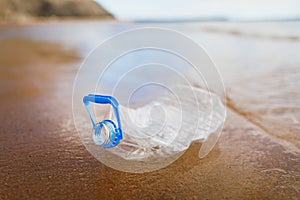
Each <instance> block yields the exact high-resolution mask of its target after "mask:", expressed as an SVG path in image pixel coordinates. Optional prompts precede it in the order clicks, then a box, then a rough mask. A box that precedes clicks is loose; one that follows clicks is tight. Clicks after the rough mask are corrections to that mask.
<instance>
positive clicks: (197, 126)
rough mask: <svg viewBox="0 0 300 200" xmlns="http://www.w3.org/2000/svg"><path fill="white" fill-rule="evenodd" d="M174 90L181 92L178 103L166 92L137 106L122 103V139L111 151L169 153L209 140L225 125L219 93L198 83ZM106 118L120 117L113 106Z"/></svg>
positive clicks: (141, 155) (142, 155) (137, 156)
mask: <svg viewBox="0 0 300 200" xmlns="http://www.w3.org/2000/svg"><path fill="white" fill-rule="evenodd" d="M173 90H177V93H178V92H180V97H179V98H177V100H178V101H177V103H174V97H173V96H172V95H170V94H169V93H166V94H164V95H162V96H159V98H157V99H155V100H153V101H151V102H150V103H148V104H146V105H142V106H140V107H137V108H129V107H125V106H122V105H120V106H119V113H120V117H121V122H122V127H123V128H122V129H123V140H121V141H120V143H119V144H118V145H117V146H116V147H114V148H110V149H108V151H110V152H111V153H113V154H115V155H117V156H120V157H122V158H123V159H126V160H146V159H149V158H155V157H169V156H172V155H175V154H177V153H180V152H183V151H185V150H187V149H188V148H189V146H190V145H191V143H193V142H195V141H202V142H203V141H205V140H207V139H208V137H209V136H210V134H212V133H215V132H217V131H218V129H219V128H220V127H221V126H222V125H223V123H224V120H225V116H226V114H225V106H224V105H223V103H222V101H221V100H220V99H219V97H218V96H217V95H215V94H214V93H211V92H207V91H205V90H202V89H200V88H195V87H190V88H187V87H185V86H177V87H175V88H173ZM191 92H192V94H193V96H192V98H191V95H190V93H191ZM105 118H107V119H112V120H113V121H117V120H116V119H115V115H114V110H113V109H111V110H110V111H109V112H108V113H107V114H106V116H105ZM211 145H214V143H212V144H211ZM207 148H208V149H212V148H213V146H210V147H207Z"/></svg>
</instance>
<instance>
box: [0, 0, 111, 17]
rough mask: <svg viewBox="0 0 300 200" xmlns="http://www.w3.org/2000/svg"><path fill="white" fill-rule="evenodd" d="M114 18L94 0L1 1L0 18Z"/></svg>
mask: <svg viewBox="0 0 300 200" xmlns="http://www.w3.org/2000/svg"><path fill="white" fill-rule="evenodd" d="M23 16H24V17H50V16H57V17H112V15H111V14H110V13H108V12H107V11H106V10H105V9H104V8H102V7H101V6H100V5H99V4H98V3H96V2H95V1H93V0H0V18H2V19H5V18H18V17H23Z"/></svg>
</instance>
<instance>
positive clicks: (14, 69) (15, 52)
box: [0, 20, 300, 199]
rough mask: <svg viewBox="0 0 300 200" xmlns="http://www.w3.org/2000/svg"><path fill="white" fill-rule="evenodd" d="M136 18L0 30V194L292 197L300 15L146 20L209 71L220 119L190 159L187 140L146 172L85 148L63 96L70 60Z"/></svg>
mask: <svg viewBox="0 0 300 200" xmlns="http://www.w3.org/2000/svg"><path fill="white" fill-rule="evenodd" d="M143 26H147V24H135V23H125V22H124V23H122V22H114V21H97V20H86V21H75V20H74V21H65V22H51V23H32V24H28V25H22V26H19V25H17V26H15V25H14V26H2V27H0V45H1V49H0V110H1V114H0V121H1V126H0V151H1V153H0V169H1V170H0V199H299V198H300V149H299V148H300V129H299V127H300V107H299V105H300V92H299V86H300V82H299V81H300V67H299V66H300V58H299V55H298V54H299V52H300V39H299V33H300V23H299V22H290V23H289V22H277V23H267V22H265V23H226V22H224V23H188V24H180V23H175V24H151V26H160V27H167V28H172V29H175V30H178V31H181V32H183V33H185V34H187V35H189V36H190V37H191V38H193V39H194V40H195V41H196V42H199V43H201V44H202V45H203V47H204V48H205V49H206V51H207V52H208V54H209V55H210V57H211V59H212V60H213V61H214V62H215V64H216V65H217V67H218V68H219V70H220V73H221V75H222V77H223V79H224V83H225V88H226V93H227V104H228V105H227V107H228V118H227V120H226V122H225V126H224V130H223V132H222V135H221V137H220V139H219V142H218V144H217V145H216V146H215V148H214V149H213V151H212V152H211V153H210V154H209V155H208V156H207V157H205V158H204V159H199V158H198V156H197V155H198V151H199V147H200V145H201V144H198V143H195V144H193V145H192V146H191V147H190V148H189V150H188V151H187V152H185V154H184V155H183V156H182V157H181V158H179V159H178V160H176V161H175V162H174V163H173V164H171V165H170V166H168V167H166V168H164V169H161V170H159V171H154V172H150V173H144V174H131V173H125V172H120V171H116V170H114V169H111V168H109V167H106V166H105V165H103V164H102V163H100V162H99V161H98V160H96V159H95V158H94V157H93V156H92V155H91V154H90V153H89V152H88V151H87V150H86V149H85V147H84V146H83V144H82V143H81V141H80V139H79V136H78V134H77V131H76V129H75V126H74V122H73V116H72V104H71V102H72V87H73V81H74V78H75V75H76V72H77V70H78V68H79V66H80V63H81V62H82V61H83V58H84V57H85V56H86V55H87V54H88V52H89V51H90V50H92V49H93V48H94V47H95V46H96V45H97V44H98V43H100V42H101V41H103V40H105V39H106V38H107V37H108V36H111V35H112V34H116V33H119V32H121V31H124V30H129V29H132V28H135V27H143ZM74 33H76V34H74ZM245 33H247V34H245ZM278 38H279V39H278Z"/></svg>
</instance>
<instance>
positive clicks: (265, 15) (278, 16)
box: [96, 0, 300, 21]
mask: <svg viewBox="0 0 300 200" xmlns="http://www.w3.org/2000/svg"><path fill="white" fill-rule="evenodd" d="M96 1H97V2H99V3H100V4H101V5H102V6H103V7H104V8H105V9H107V10H108V11H109V12H111V13H112V14H113V15H114V16H115V17H116V18H117V19H120V20H135V21H139V20H142V21H143V20H149V21H151V20H197V19H222V18H223V19H227V20H250V21H252V20H291V19H300V0H248V1H246V0H96Z"/></svg>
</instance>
